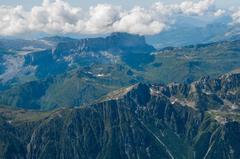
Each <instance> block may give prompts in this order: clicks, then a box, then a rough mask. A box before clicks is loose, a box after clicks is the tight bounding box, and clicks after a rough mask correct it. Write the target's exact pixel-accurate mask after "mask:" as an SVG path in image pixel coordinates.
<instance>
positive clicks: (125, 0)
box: [0, 0, 240, 9]
mask: <svg viewBox="0 0 240 159" xmlns="http://www.w3.org/2000/svg"><path fill="white" fill-rule="evenodd" d="M67 1H68V2H69V3H71V4H72V5H76V6H80V7H82V8H88V7H89V6H92V5H96V4H98V3H108V4H114V5H121V6H124V7H126V8H129V7H132V6H134V5H140V6H144V7H145V6H149V5H150V4H152V3H154V2H159V1H161V2H164V3H180V2H182V1H183V0H67ZM195 1H196V0H195ZM41 3H42V0H0V5H23V6H24V7H26V8H28V9H29V8H31V7H32V6H34V5H39V4H41ZM215 4H216V6H217V7H219V8H229V7H231V6H240V0H215Z"/></svg>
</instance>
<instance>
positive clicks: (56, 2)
mask: <svg viewBox="0 0 240 159" xmlns="http://www.w3.org/2000/svg"><path fill="white" fill-rule="evenodd" d="M207 13H212V15H213V16H214V15H215V16H221V15H222V14H223V11H222V10H215V9H214V0H199V1H197V2H193V1H184V2H182V3H180V4H163V3H161V2H157V3H154V4H152V5H151V6H150V7H149V8H142V7H139V6H136V7H134V8H132V9H129V10H126V9H123V8H121V6H113V5H110V4H98V5H96V6H92V7H90V8H89V10H87V11H85V10H82V9H81V8H80V7H75V6H72V5H70V4H69V3H68V2H67V0H43V2H42V4H41V5H39V6H34V7H32V8H31V9H30V10H25V9H24V8H23V7H22V6H15V7H12V6H0V35H16V34H27V33H48V34H67V33H77V34H100V33H110V32H116V31H119V32H128V33H135V34H141V35H146V34H156V33H159V32H161V31H163V30H165V29H166V28H168V26H169V25H171V24H172V23H173V22H174V20H175V19H174V15H178V14H184V15H195V16H201V15H204V14H207ZM233 17H234V18H235V19H237V13H236V15H234V16H233Z"/></svg>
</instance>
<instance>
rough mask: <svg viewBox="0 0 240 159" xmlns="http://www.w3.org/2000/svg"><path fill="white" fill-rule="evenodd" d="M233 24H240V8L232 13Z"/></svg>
mask: <svg viewBox="0 0 240 159" xmlns="http://www.w3.org/2000/svg"><path fill="white" fill-rule="evenodd" d="M232 19H233V24H240V8H237V9H235V11H234V12H233V13H232Z"/></svg>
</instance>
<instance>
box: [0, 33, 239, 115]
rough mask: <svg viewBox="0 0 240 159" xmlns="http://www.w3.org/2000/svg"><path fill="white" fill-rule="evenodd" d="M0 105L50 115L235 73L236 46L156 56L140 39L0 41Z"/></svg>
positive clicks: (190, 48)
mask: <svg viewBox="0 0 240 159" xmlns="http://www.w3.org/2000/svg"><path fill="white" fill-rule="evenodd" d="M0 48H1V49H0V81H1V82H0V104H1V105H9V106H11V107H19V108H28V109H38V110H39V109H40V110H50V109H54V108H59V107H75V106H79V105H89V104H91V103H93V102H94V101H95V100H96V99H98V98H100V97H101V96H103V95H106V94H107V93H109V92H111V91H113V90H117V89H120V88H122V87H127V86H130V85H132V84H136V83H139V82H145V83H169V82H180V83H191V82H193V81H195V80H198V79H199V78H200V77H203V76H207V75H210V76H211V77H214V78H216V77H218V76H219V75H222V74H224V73H227V72H230V71H232V70H234V69H237V68H240V62H239V61H240V53H239V52H240V51H239V48H240V41H239V40H237V39H235V40H229V41H223V42H215V43H210V44H202V45H192V46H186V47H176V48H174V47H169V48H165V49H161V50H156V49H155V48H154V47H153V46H151V45H149V44H147V43H146V41H145V38H144V37H143V36H139V35H132V34H127V33H113V34H111V35H109V36H106V37H101V38H87V39H71V38H67V37H58V36H56V37H48V38H42V39H39V40H11V39H10V40H6V39H2V40H0Z"/></svg>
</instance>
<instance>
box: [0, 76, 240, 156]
mask: <svg viewBox="0 0 240 159" xmlns="http://www.w3.org/2000/svg"><path fill="white" fill-rule="evenodd" d="M239 95H240V74H238V73H234V74H227V75H223V76H221V77H219V78H218V79H209V78H203V79H201V80H199V81H197V82H194V83H192V84H189V85H187V84H170V85H167V86H166V85H150V84H141V83H140V84H136V85H133V86H131V87H127V88H123V89H121V90H118V91H115V92H112V93H110V94H108V95H107V96H104V97H102V98H101V99H99V100H98V102H96V103H95V104H92V105H90V106H83V107H81V108H76V109H59V110H55V111H52V112H34V111H24V110H18V109H9V108H6V107H2V108H1V109H0V122H1V124H0V125H1V126H0V134H1V135H0V156H1V158H23V159H24V158H29V159H41V158H44V159H45V158H46V159H47V158H89V159H91V158H92V159H95V158H98V159H102V158H105V159H106V158H109V159H110V158H119V159H121V158H122V159H126V158H129V159H134V158H136V159H137V158H142V159H145V158H150V159H167V158H169V159H173V158H176V159H186V158H189V159H193V158H195V159H203V158H205V159H212V158H218V159H238V158H240V153H239V152H240V149H239V144H240V137H239V133H240V116H239V110H240V104H239Z"/></svg>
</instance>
